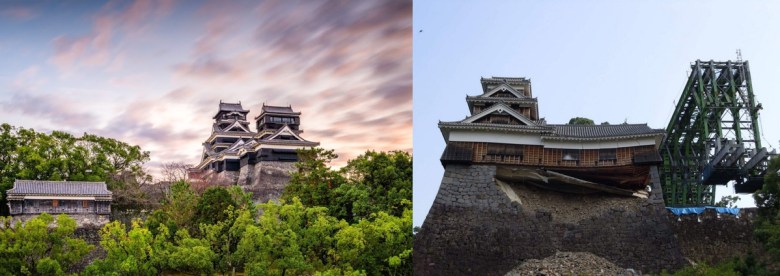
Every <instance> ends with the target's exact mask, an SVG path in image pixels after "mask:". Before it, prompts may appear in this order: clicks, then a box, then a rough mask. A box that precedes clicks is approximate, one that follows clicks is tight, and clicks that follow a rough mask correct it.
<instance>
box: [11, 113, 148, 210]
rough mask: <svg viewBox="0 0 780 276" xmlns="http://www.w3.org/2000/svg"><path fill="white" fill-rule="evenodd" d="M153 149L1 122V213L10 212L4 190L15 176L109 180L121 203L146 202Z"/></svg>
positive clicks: (109, 185)
mask: <svg viewBox="0 0 780 276" xmlns="http://www.w3.org/2000/svg"><path fill="white" fill-rule="evenodd" d="M148 160H149V152H147V151H142V150H141V148H140V147H138V146H131V145H129V144H127V143H124V142H121V141H118V140H114V139H111V138H105V137H100V136H96V135H91V134H86V133H85V134H84V135H82V136H81V137H74V136H73V135H71V134H69V133H66V132H62V131H52V132H51V134H46V133H41V132H36V131H35V130H33V129H25V128H16V127H13V126H11V125H8V124H2V125H0V193H2V201H0V214H5V215H7V214H8V209H7V206H6V201H5V191H6V190H8V189H10V188H11V187H12V186H13V181H14V180H15V179H30V180H70V181H105V182H106V183H107V184H108V188H109V189H110V190H112V191H113V192H114V197H115V203H116V204H118V205H136V204H140V202H141V201H142V200H143V194H142V193H141V192H140V188H139V187H140V185H142V184H144V183H147V182H149V181H151V177H150V176H149V175H148V174H146V172H145V171H144V170H143V164H144V162H146V161H148Z"/></svg>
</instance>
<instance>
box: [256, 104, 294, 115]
mask: <svg viewBox="0 0 780 276" xmlns="http://www.w3.org/2000/svg"><path fill="white" fill-rule="evenodd" d="M263 112H269V113H295V111H293V109H292V107H290V106H271V105H264V106H263Z"/></svg>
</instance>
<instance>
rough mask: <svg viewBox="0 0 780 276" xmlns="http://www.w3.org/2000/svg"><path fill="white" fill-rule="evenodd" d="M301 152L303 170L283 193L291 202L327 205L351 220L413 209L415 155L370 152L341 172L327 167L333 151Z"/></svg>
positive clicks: (397, 214) (309, 150)
mask: <svg viewBox="0 0 780 276" xmlns="http://www.w3.org/2000/svg"><path fill="white" fill-rule="evenodd" d="M299 155H300V156H302V159H301V162H300V163H299V164H300V165H299V166H298V169H299V170H298V172H295V173H293V176H292V179H291V180H290V184H289V186H287V188H286V189H285V192H284V194H283V196H282V198H283V199H285V200H286V201H288V202H289V201H290V200H291V198H293V197H298V198H300V200H301V202H303V204H304V205H306V206H323V207H327V208H328V210H329V212H330V214H331V215H332V216H335V217H336V218H339V219H345V220H346V221H347V222H349V223H354V222H357V221H359V220H361V219H366V218H368V217H369V216H370V215H371V214H374V213H377V212H379V211H384V212H386V213H388V214H391V215H394V216H401V215H402V214H403V212H404V210H405V209H407V208H411V198H412V158H411V156H410V155H409V154H408V153H406V152H402V151H393V152H374V151H367V152H366V153H365V154H363V155H360V156H358V157H357V158H355V159H352V160H350V161H349V162H348V163H347V166H345V167H344V168H342V169H341V170H340V171H333V170H330V169H328V167H327V163H328V162H330V161H331V160H333V159H334V158H336V155H335V154H333V151H332V150H331V151H326V150H323V149H321V148H313V149H307V150H299ZM304 157H305V159H304ZM404 200H406V201H404Z"/></svg>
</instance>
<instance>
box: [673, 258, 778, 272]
mask: <svg viewBox="0 0 780 276" xmlns="http://www.w3.org/2000/svg"><path fill="white" fill-rule="evenodd" d="M661 275H669V274H668V273H661ZM672 275H675V276H709V275H712V276H720V275H725V276H728V275H735V276H739V275H755V276H761V275H774V274H773V273H772V272H770V271H768V270H767V269H766V267H765V266H764V265H762V264H759V263H757V262H756V260H755V258H754V257H753V255H748V256H746V257H744V258H734V259H731V260H728V261H723V262H720V263H718V264H716V265H713V266H710V265H708V264H706V263H698V264H695V265H692V266H688V267H685V268H683V269H681V270H679V271H677V272H675V273H674V274H672Z"/></svg>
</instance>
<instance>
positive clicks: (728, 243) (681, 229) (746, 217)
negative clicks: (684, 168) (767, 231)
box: [668, 208, 769, 264]
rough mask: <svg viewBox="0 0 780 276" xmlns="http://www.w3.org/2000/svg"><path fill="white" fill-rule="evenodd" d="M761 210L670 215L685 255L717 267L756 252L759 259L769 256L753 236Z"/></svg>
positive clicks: (767, 259) (709, 210)
mask: <svg viewBox="0 0 780 276" xmlns="http://www.w3.org/2000/svg"><path fill="white" fill-rule="evenodd" d="M756 216H757V210H756V209H755V208H745V209H742V210H740V213H739V216H734V215H730V214H718V213H717V212H715V210H713V209H706V210H705V211H704V213H702V214H700V215H683V216H676V215H674V214H672V213H671V212H669V214H668V217H669V220H671V221H672V229H673V230H674V233H675V236H676V237H677V241H678V244H679V246H680V248H681V250H682V253H683V256H685V257H686V258H687V259H689V260H691V261H694V262H706V263H709V264H716V263H718V262H722V261H728V260H730V259H732V258H734V257H742V256H746V255H747V254H748V253H752V254H753V255H754V256H755V257H757V258H758V259H759V260H763V261H769V255H768V254H767V252H766V250H765V249H764V248H763V246H762V245H761V244H760V243H758V241H756V239H755V238H754V236H753V230H754V226H753V222H754V221H755V220H756Z"/></svg>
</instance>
